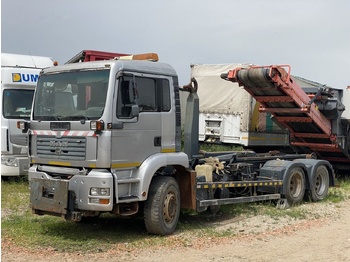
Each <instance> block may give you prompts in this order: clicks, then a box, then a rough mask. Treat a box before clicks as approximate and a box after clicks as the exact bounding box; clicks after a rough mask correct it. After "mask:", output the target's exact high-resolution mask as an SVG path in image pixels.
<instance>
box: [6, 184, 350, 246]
mask: <svg viewBox="0 0 350 262" xmlns="http://www.w3.org/2000/svg"><path fill="white" fill-rule="evenodd" d="M329 191H330V192H329V196H328V197H327V199H326V200H325V201H323V202H325V203H327V202H328V203H329V202H340V201H343V200H346V199H350V178H345V179H342V180H339V186H338V187H335V188H330V190H329ZM1 204H2V213H3V214H2V221H1V231H2V238H3V239H10V240H11V242H12V243H14V244H15V245H20V246H23V247H27V248H47V249H53V250H56V251H57V252H79V253H98V252H105V251H107V250H110V249H118V250H124V251H128V250H133V249H142V248H148V247H151V246H167V247H172V246H190V245H191V244H192V243H193V241H195V239H198V238H205V239H210V238H220V237H230V236H235V235H236V234H237V232H235V230H233V229H232V230H230V229H227V230H225V231H220V232H219V231H216V230H215V224H217V223H220V222H225V221H227V220H229V219H235V218H237V220H239V219H241V217H243V218H247V217H252V216H257V215H267V216H269V217H272V218H275V219H276V223H278V220H279V218H282V217H290V218H293V219H304V218H307V216H308V213H307V211H305V209H303V208H299V207H295V208H294V207H293V208H291V209H286V210H280V209H276V207H275V204H274V202H273V201H271V202H257V203H242V204H235V205H225V206H222V207H221V209H220V210H219V212H218V213H216V214H212V213H210V212H204V213H199V214H198V213H196V212H193V211H191V212H190V211H183V212H182V213H181V216H180V221H179V223H178V227H177V230H176V232H175V233H174V234H173V235H170V236H165V237H161V236H154V235H150V234H148V233H147V232H146V229H145V226H144V222H143V219H142V217H133V218H120V217H116V216H114V215H109V214H105V215H102V216H101V217H100V218H99V219H96V220H89V221H87V222H80V223H75V222H68V221H65V220H64V219H63V218H60V217H52V216H38V215H34V214H32V213H31V210H30V208H29V188H28V181H26V180H16V181H2V183H1ZM310 204H311V203H310ZM320 204H323V203H320ZM306 205H307V204H306ZM321 208H322V207H321Z"/></svg>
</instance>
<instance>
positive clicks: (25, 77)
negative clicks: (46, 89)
mask: <svg viewBox="0 0 350 262" xmlns="http://www.w3.org/2000/svg"><path fill="white" fill-rule="evenodd" d="M38 78H39V75H34V74H21V73H12V82H33V83H36V82H38Z"/></svg>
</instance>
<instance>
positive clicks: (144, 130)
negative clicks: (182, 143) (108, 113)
mask: <svg viewBox="0 0 350 262" xmlns="http://www.w3.org/2000/svg"><path fill="white" fill-rule="evenodd" d="M158 83H159V79H158V78H157V77H155V76H152V75H145V74H142V75H141V74H132V75H131V74H124V75H122V76H120V77H119V78H118V79H117V81H116V86H115V97H114V112H113V123H114V125H113V126H114V128H113V129H112V168H126V167H137V166H140V165H141V163H142V162H143V161H144V160H145V159H146V158H147V157H149V156H150V155H152V154H156V153H160V152H161V146H162V138H161V135H162V130H161V110H159V96H158V94H157V92H158V91H157V85H158Z"/></svg>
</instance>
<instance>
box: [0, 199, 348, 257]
mask: <svg viewBox="0 0 350 262" xmlns="http://www.w3.org/2000/svg"><path fill="white" fill-rule="evenodd" d="M293 209H296V211H298V212H302V213H305V214H306V215H305V218H304V219H300V218H299V219H293V218H291V217H277V218H276V217H273V218H272V217H270V216H267V215H258V216H246V215H242V216H239V217H235V218H234V219H226V220H223V221H221V222H217V223H212V226H213V227H214V228H215V230H217V231H220V232H225V231H228V230H230V231H231V232H236V235H235V236H234V237H232V236H231V237H220V238H216V237H213V238H207V237H206V238H203V237H202V238H201V237H194V236H193V237H192V238H191V241H189V244H188V245H185V246H184V245H183V244H182V245H174V246H166V247H164V246H163V247H157V246H153V247H148V248H143V249H138V250H135V249H128V248H127V247H124V248H121V247H120V245H119V246H116V248H114V249H111V250H108V251H106V252H101V253H98V254H96V253H95V254H79V253H60V252H57V251H55V250H52V249H38V250H32V249H30V250H29V249H25V248H22V247H20V246H15V245H13V244H12V243H11V240H9V239H3V238H2V241H1V242H2V247H1V251H2V254H1V259H2V261H13V262H19V261H37V262H41V261H47V260H48V259H49V260H50V261H59V262H60V261H96V260H97V259H98V261H100V262H107V261H145V262H151V261H152V262H153V261H154V262H157V261H162V262H164V261H201V262H206V261H328V260H329V261H350V200H347V201H343V202H341V203H338V204H333V203H307V204H303V205H300V206H298V207H293ZM189 237H191V236H189V235H188V233H186V232H181V233H176V232H175V234H173V235H171V236H167V237H166V238H169V239H172V240H176V239H183V238H189ZM172 242H174V243H176V241H172ZM179 242H180V241H179ZM125 245H126V246H127V243H125Z"/></svg>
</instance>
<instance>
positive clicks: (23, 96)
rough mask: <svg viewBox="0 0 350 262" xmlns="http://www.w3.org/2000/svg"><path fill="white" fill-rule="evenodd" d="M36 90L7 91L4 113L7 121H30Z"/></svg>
mask: <svg viewBox="0 0 350 262" xmlns="http://www.w3.org/2000/svg"><path fill="white" fill-rule="evenodd" d="M33 95H34V90H23V89H5V90H4V93H3V97H2V99H3V101H2V112H3V116H4V118H7V119H29V117H30V112H31V109H32V101H33Z"/></svg>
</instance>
